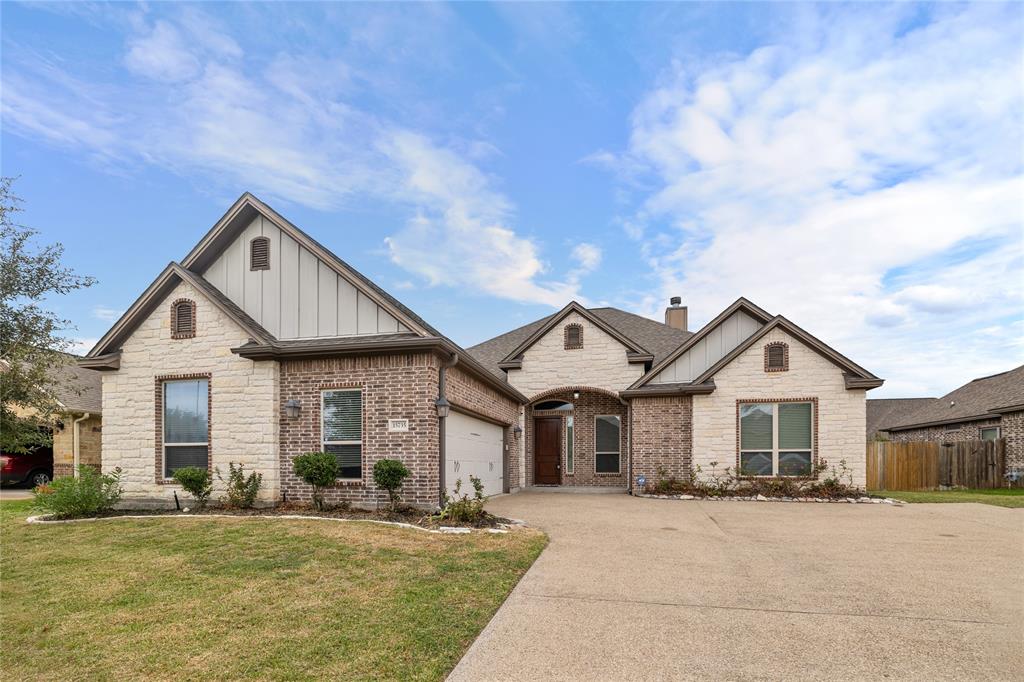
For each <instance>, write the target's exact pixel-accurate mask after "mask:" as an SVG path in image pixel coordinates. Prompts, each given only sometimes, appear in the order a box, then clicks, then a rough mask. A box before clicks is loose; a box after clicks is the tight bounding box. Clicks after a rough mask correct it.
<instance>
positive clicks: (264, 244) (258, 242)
mask: <svg viewBox="0 0 1024 682" xmlns="http://www.w3.org/2000/svg"><path fill="white" fill-rule="evenodd" d="M249 269H250V270H269V269H270V239H268V238H267V237H256V238H255V239H253V240H252V241H251V242H249Z"/></svg>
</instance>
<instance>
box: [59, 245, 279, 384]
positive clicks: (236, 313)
mask: <svg viewBox="0 0 1024 682" xmlns="http://www.w3.org/2000/svg"><path fill="white" fill-rule="evenodd" d="M180 282H186V283H188V284H191V285H192V286H193V287H195V288H196V289H198V290H199V291H200V292H202V294H203V295H204V296H206V297H207V298H208V299H209V300H210V302H211V303H213V304H214V305H215V306H217V308H219V309H220V311H221V312H222V313H224V314H225V315H227V316H228V317H230V318H231V319H232V320H234V321H235V322H236V323H238V325H239V326H240V327H241V328H242V329H244V330H245V331H246V332H248V333H249V334H250V335H251V336H252V337H253V338H254V339H255V340H257V341H262V342H270V341H272V340H273V339H274V337H273V336H272V335H271V334H270V332H268V331H267V330H266V329H264V328H263V327H262V326H260V324H259V323H258V322H256V320H254V319H252V318H251V317H249V315H248V314H247V313H246V312H245V311H244V310H242V309H241V308H239V307H238V306H237V305H235V303H234V302H233V301H232V300H231V299H229V298H228V297H227V296H225V295H224V294H222V293H221V292H220V291H218V290H217V288H216V287H214V286H213V285H212V284H210V283H209V282H207V281H206V280H204V279H203V278H202V277H200V276H198V275H196V274H195V273H192V272H189V271H188V270H186V269H185V268H183V267H182V266H181V265H179V264H178V263H174V262H171V263H168V264H167V267H165V268H164V269H163V271H162V272H161V273H160V274H159V275H157V278H156V279H155V280H153V283H152V284H150V285H149V286H148V287H146V290H145V291H144V292H142V295H141V296H139V297H138V298H137V299H136V300H135V303H133V304H132V305H131V307H129V308H128V310H126V311H125V313H124V314H123V315H121V317H120V319H118V321H117V322H115V323H114V326H112V327H111V328H110V329H109V330H108V331H107V333H106V334H104V335H103V337H102V338H101V339H100V340H99V341H97V342H96V345H95V346H93V348H92V350H90V351H89V352H88V353H87V354H86V356H85V358H83V360H82V361H81V362H80V363H79V364H80V365H81V366H83V367H90V366H92V367H96V368H97V369H101V368H105V369H115V367H108V366H106V365H103V364H96V363H93V362H90V360H91V359H97V360H98V359H100V358H102V357H105V356H109V355H111V354H114V353H117V352H118V351H119V350H120V348H121V344H123V343H124V341H125V339H127V338H128V337H129V336H131V334H132V332H134V331H135V330H136V329H137V328H138V326H139V325H140V324H142V322H143V321H144V320H145V319H146V318H147V317H148V316H149V315H150V313H152V312H153V310H154V309H156V307H157V306H158V305H160V303H161V302H162V301H163V300H164V299H165V298H166V297H167V295H168V294H170V293H171V292H172V291H173V290H174V288H175V287H176V286H178V284H179V283H180Z"/></svg>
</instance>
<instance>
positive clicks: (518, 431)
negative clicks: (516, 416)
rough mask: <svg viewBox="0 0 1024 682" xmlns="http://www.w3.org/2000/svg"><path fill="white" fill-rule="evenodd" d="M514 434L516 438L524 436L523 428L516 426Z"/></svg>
mask: <svg viewBox="0 0 1024 682" xmlns="http://www.w3.org/2000/svg"><path fill="white" fill-rule="evenodd" d="M512 433H514V434H515V435H516V438H519V436H521V435H523V427H522V426H520V425H519V424H516V425H515V427H514V428H513V429H512Z"/></svg>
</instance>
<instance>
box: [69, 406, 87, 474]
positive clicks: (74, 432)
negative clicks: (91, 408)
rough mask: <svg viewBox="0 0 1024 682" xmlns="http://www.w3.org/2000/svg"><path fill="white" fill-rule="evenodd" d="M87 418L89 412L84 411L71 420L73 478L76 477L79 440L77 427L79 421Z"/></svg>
mask: <svg viewBox="0 0 1024 682" xmlns="http://www.w3.org/2000/svg"><path fill="white" fill-rule="evenodd" d="M88 418H89V413H88V412H86V413H84V414H83V415H82V416H81V417H79V418H78V419H76V420H74V421H73V422H71V452H73V453H74V462H75V463H74V475H75V478H78V461H79V455H78V450H79V447H78V444H79V442H80V441H81V438H80V437H79V435H78V434H79V428H80V427H79V426H78V425H79V424H80V423H81V422H84V421H85V420H86V419H88Z"/></svg>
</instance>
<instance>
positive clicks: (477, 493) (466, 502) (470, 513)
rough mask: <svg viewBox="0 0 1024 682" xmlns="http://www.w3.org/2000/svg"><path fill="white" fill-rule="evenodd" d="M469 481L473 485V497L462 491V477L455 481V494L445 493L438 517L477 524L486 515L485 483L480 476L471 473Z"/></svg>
mask: <svg viewBox="0 0 1024 682" xmlns="http://www.w3.org/2000/svg"><path fill="white" fill-rule="evenodd" d="M469 482H470V483H471V484H472V485H473V491H474V493H473V497H470V496H469V495H468V494H467V493H462V492H461V491H462V479H461V478H460V479H458V480H457V481H455V495H454V496H452V497H449V496H448V493H447V492H446V493H445V494H444V507H443V508H442V509H441V513H440V514H439V515H438V518H439V519H440V520H442V521H448V522H449V523H466V524H475V523H477V522H479V521H480V520H481V519H483V517H484V484H483V483H482V482H481V481H480V479H479V478H477V477H476V476H473V475H472V474H470V476H469Z"/></svg>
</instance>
